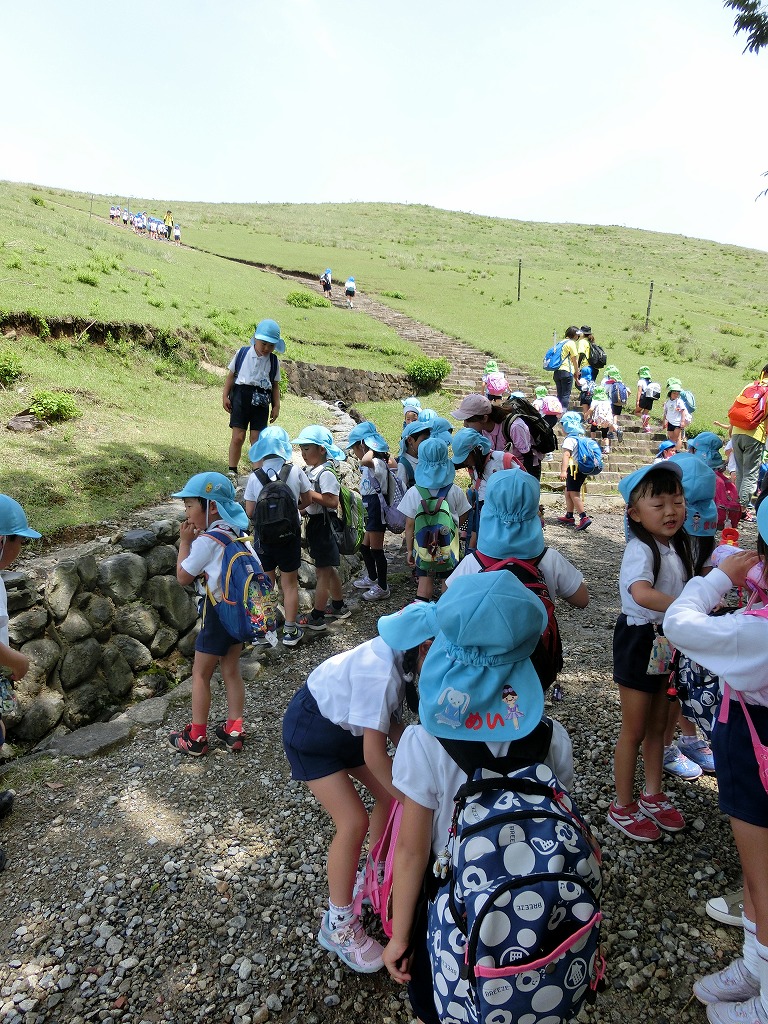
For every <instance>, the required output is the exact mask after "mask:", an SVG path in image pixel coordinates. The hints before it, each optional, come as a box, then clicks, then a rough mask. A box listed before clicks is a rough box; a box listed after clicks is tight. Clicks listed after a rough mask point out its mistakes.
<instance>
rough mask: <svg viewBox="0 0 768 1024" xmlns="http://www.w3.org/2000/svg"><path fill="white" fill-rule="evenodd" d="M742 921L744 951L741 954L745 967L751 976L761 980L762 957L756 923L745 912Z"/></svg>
mask: <svg viewBox="0 0 768 1024" xmlns="http://www.w3.org/2000/svg"><path fill="white" fill-rule="evenodd" d="M741 920H742V922H743V923H744V951H743V953H742V954H741V955H742V956H743V957H744V966H745V967H746V968H747V970H748V971H749V973H750V974H752V975H754V977H755V978H759V977H760V955H759V953H758V951H757V925H756V924H755V922H754V921H750V920H749V918H748V917H747V915H746V914H745V913H743V912H742V915H741ZM763 948H765V947H763ZM766 956H768V953H766Z"/></svg>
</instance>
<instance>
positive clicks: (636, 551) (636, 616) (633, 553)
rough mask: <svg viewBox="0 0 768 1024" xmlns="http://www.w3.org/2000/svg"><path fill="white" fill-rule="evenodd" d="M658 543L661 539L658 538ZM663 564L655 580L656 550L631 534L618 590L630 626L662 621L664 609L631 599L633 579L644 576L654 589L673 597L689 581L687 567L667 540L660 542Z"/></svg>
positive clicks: (636, 579) (636, 580) (678, 593)
mask: <svg viewBox="0 0 768 1024" xmlns="http://www.w3.org/2000/svg"><path fill="white" fill-rule="evenodd" d="M657 543H658V541H657ZM659 551H660V553H661V566H660V568H659V575H658V579H657V580H656V582H655V583H654V582H653V552H652V551H651V549H650V548H649V547H648V545H647V544H646V543H644V542H643V541H641V540H639V539H638V538H637V537H632V538H631V539H630V540H629V541H628V542H627V546H626V548H625V549H624V557H623V558H622V560H621V570H620V572H619V594H620V595H621V610H622V612H623V613H624V614H625V615H626V616H627V624H628V625H629V626H642V625H643V624H644V623H646V622H658V623H661V622H662V621H663V619H664V612H656V611H653V609H651V608H643V606H642V605H639V604H638V603H637V602H636V601H634V600H633V599H632V595H631V594H630V592H629V588H630V587H631V586H632V584H633V583H637V582H639V581H640V580H645V581H646V582H647V583H650V584H651V585H652V586H653V588H654V589H655V590H659V591H661V593H662V594H669V595H670V597H678V596H679V595H680V594H681V593H682V590H683V587H684V586H685V584H686V577H685V567H684V565H683V563H682V560H681V559H680V556H679V555H678V553H677V552H676V551H675V549H674V548H672V547H670V546H669V545H668V544H659Z"/></svg>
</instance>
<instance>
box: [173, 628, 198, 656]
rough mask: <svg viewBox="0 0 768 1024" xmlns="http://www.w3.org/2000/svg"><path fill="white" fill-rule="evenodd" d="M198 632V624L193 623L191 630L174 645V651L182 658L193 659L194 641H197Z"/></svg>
mask: <svg viewBox="0 0 768 1024" xmlns="http://www.w3.org/2000/svg"><path fill="white" fill-rule="evenodd" d="M199 632H200V623H199V622H195V624H194V626H193V627H192V629H190V631H189V632H188V633H187V634H186V635H185V636H183V637H182V638H181V639H180V640H179V642H178V643H177V644H176V650H177V651H178V652H179V654H180V655H181V656H182V657H183V658H193V657H194V656H195V640H197V634H198V633H199Z"/></svg>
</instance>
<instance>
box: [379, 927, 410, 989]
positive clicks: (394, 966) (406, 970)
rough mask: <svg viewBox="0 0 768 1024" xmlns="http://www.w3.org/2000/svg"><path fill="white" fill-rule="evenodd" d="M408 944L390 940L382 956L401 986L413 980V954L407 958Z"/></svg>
mask: <svg viewBox="0 0 768 1024" xmlns="http://www.w3.org/2000/svg"><path fill="white" fill-rule="evenodd" d="M407 952H408V944H407V943H405V942H402V941H398V940H396V939H394V938H392V939H390V940H389V942H388V944H387V946H386V947H385V949H384V952H383V954H382V960H383V961H384V966H385V967H386V968H387V970H388V971H389V973H390V975H391V976H392V977H393V978H394V979H395V981H396V982H397V983H398V984H399V985H405V984H407V983H408V982H409V981H410V980H411V959H412V956H413V954H411V955H408V956H406V953H407Z"/></svg>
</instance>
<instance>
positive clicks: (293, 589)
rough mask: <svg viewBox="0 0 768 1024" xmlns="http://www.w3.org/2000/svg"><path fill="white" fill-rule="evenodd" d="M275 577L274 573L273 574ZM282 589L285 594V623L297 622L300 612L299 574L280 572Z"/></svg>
mask: <svg viewBox="0 0 768 1024" xmlns="http://www.w3.org/2000/svg"><path fill="white" fill-rule="evenodd" d="M272 575H274V573H273V574H272ZM280 589H281V590H282V592H283V610H284V611H285V621H286V622H295V621H296V616H297V614H298V612H299V572H298V569H294V571H293V572H282V571H281V572H280Z"/></svg>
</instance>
